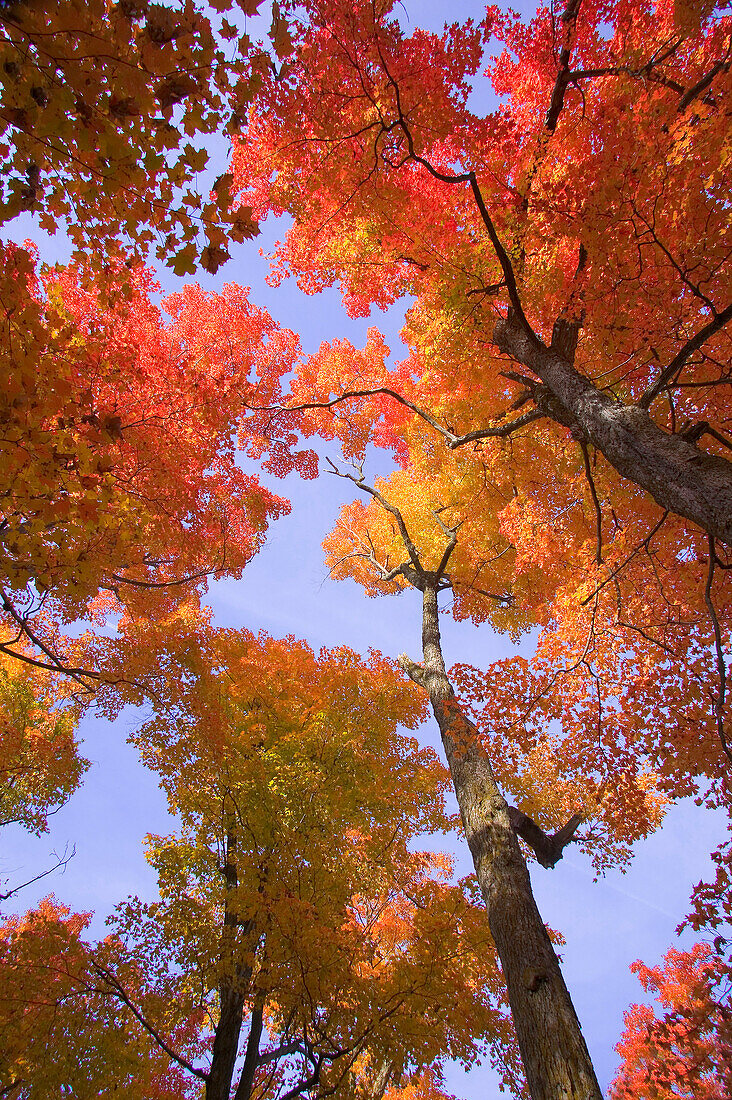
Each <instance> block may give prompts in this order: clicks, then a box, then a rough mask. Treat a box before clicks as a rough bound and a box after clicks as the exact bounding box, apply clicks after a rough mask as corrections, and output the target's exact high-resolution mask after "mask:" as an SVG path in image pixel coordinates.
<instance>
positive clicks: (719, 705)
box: [704, 535, 732, 760]
mask: <svg viewBox="0 0 732 1100" xmlns="http://www.w3.org/2000/svg"><path fill="white" fill-rule="evenodd" d="M716 560H717V552H716V550H715V546H714V539H713V538H712V536H711V535H710V536H709V571H708V572H707V583H706V586H705V588H704V602H705V604H706V605H707V610H708V612H709V618H710V619H711V620H712V628H713V630H714V648H715V651H716V656H717V675H718V677H719V694H718V695H717V698H716V699H715V700H714V715H715V718H716V720H717V735H718V737H719V740H720V742H721V745H722V748H723V749H724V752H725V756H726V757H727V759H728V760H732V752H731V751H730V748H729V745H728V744H727V738H726V736H725V732H724V722H723V709H724V700H725V696H726V694H727V669H726V666H725V663H724V652H723V650H722V631H721V630H720V627H719V619H718V618H717V611H716V608H715V607H714V604H713V602H712V583H713V581H714V565H715V562H716Z"/></svg>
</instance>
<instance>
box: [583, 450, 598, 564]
mask: <svg viewBox="0 0 732 1100" xmlns="http://www.w3.org/2000/svg"><path fill="white" fill-rule="evenodd" d="M580 448H581V449H582V458H583V460H584V464H585V477H586V478H587V483H588V485H589V486H590V495H591V496H592V503H593V504H594V506H595V515H596V517H597V551H596V555H595V558H596V561H597V564H598V565H602V508H601V507H600V500H599V498H598V496H597V489H596V488H595V479H594V478H593V476H592V470H591V468H590V456H589V454H588V453H587V444H586V443H585V442H584V440H583V441H582V442H581V443H580Z"/></svg>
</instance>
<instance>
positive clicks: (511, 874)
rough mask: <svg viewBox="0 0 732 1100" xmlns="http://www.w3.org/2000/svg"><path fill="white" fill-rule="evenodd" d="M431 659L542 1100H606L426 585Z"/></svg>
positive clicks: (472, 840)
mask: <svg viewBox="0 0 732 1100" xmlns="http://www.w3.org/2000/svg"><path fill="white" fill-rule="evenodd" d="M423 600H424V602H423V623H422V643H423V653H424V666H423V668H422V669H421V670H420V673H419V677H416V676H414V668H412V669H408V671H410V672H412V675H413V676H414V678H418V679H419V682H420V683H421V684H422V686H423V687H424V688H425V689H426V690H427V691H428V693H429V697H430V701H431V703H432V708H433V710H434V713H435V717H436V719H437V722H438V725H439V727H440V733H441V734H442V742H443V745H444V747H445V753H446V755H447V760H448V763H449V766H450V772H451V775H452V779H453V783H454V786H455V793H456V795H457V799H458V803H459V805H460V814H461V816H462V820H463V825H464V828H465V835H466V838H467V841H468V845H469V846H470V851H471V853H472V856H473V862H474V864H475V870H476V874H477V876H478V882H479V884H480V888H481V891H482V893H483V898H484V899H485V904H486V908H487V910H488V922H489V925H490V930H491V934H492V936H493V939H494V941H495V944H496V949H497V951H498V955H499V958H500V960H501V966H502V968H503V973H504V977H505V980H506V985H507V988H508V998H509V1002H510V1005H511V1013H512V1015H513V1021H514V1025H515V1028H516V1034H517V1037H518V1042H519V1047H520V1050H521V1057H522V1059H523V1064H524V1070H525V1072H526V1078H527V1081H528V1085H529V1090H530V1092H531V1096H532V1098H533V1100H602V1094H601V1092H600V1087H599V1085H598V1083H597V1079H596V1077H595V1072H594V1069H593V1067H592V1062H591V1060H590V1056H589V1053H588V1050H587V1046H586V1044H585V1041H584V1038H583V1036H582V1030H581V1028H580V1024H579V1020H578V1019H577V1014H576V1013H575V1010H574V1007H573V1005H572V1001H571V999H570V996H569V992H568V990H567V987H566V985H565V984H564V979H563V978H562V974H561V971H560V969H559V962H558V960H557V956H556V954H555V951H554V948H553V947H552V944H551V942H550V940H549V936H548V935H547V932H546V929H545V927H544V922H543V921H542V919H541V916H540V914H539V911H538V909H537V907H536V902H535V901H534V896H533V894H532V891H531V882H530V880H529V873H528V869H527V867H526V861H525V860H524V857H523V855H522V853H521V849H520V847H519V843H518V839H517V837H516V834H515V832H514V830H513V828H512V827H511V821H510V818H509V808H508V806H507V804H506V802H505V800H504V798H503V796H502V795H501V792H500V791H499V789H498V785H497V783H496V781H495V779H494V777H493V772H492V769H491V765H490V761H489V759H488V755H487V753H486V752H485V750H484V749H483V747H482V744H481V742H480V738H479V735H478V731H477V730H476V728H475V726H474V725H473V724H472V722H470V721H469V719H468V718H467V717H466V716H465V715H464V714H463V712H462V710H461V709H460V707H459V705H458V703H457V700H456V699H455V695H454V692H453V690H452V686H451V684H450V681H449V680H448V678H447V674H446V672H445V664H444V661H443V658H442V648H441V644H440V631H439V622H438V617H437V592H436V589H435V588H434V587H431V586H425V588H424V591H423Z"/></svg>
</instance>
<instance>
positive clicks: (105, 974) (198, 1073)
mask: <svg viewBox="0 0 732 1100" xmlns="http://www.w3.org/2000/svg"><path fill="white" fill-rule="evenodd" d="M92 966H93V968H94V969H95V970H96V972H97V973H98V974H99V976H100V977H102V978H104V980H105V981H106V982H108V983H109V985H110V986H111V987H112V989H113V990H114V991H115V994H116V996H117V997H119V999H120V1000H121V1001H123V1003H124V1004H126V1005H127V1007H128V1008H129V1010H130V1012H131V1013H132V1015H133V1016H134V1017H135V1019H136V1020H137V1021H138V1023H140V1024H141V1025H142V1027H144V1029H145V1031H146V1032H147V1033H148V1035H149V1036H150V1037H151V1038H152V1039H154V1040H155V1042H156V1043H157V1044H158V1046H159V1047H160V1048H161V1050H164V1051H165V1053H166V1054H167V1055H168V1057H169V1058H172V1060H173V1061H174V1062H177V1064H178V1065H179V1066H181V1067H182V1068H183V1069H187V1070H188V1072H189V1073H192V1074H193V1076H194V1077H197V1078H198V1079H199V1081H207V1080H208V1074H207V1073H206V1072H205V1071H204V1070H202V1069H198V1068H197V1067H196V1066H194V1065H191V1063H190V1062H189V1061H188V1060H187V1059H186V1058H183V1057H182V1056H181V1055H180V1054H176V1052H175V1051H174V1050H173V1048H172V1047H171V1046H169V1044H168V1043H166V1041H165V1039H163V1037H162V1036H161V1035H160V1033H159V1032H158V1031H157V1030H156V1029H155V1028H154V1027H153V1026H152V1024H150V1023H148V1021H147V1020H146V1019H145V1017H144V1016H143V1015H142V1013H141V1012H140V1010H139V1009H138V1008H137V1007H136V1006H135V1005H134V1003H133V1002H132V1001H131V1000H130V998H129V996H128V995H127V992H126V991H125V989H124V987H123V986H122V985H121V984H120V982H119V981H118V980H117V978H116V977H115V975H114V974H113V973H112V971H111V970H108V969H107V967H106V966H102V964H101V963H99V962H97V961H96V959H94V960H92Z"/></svg>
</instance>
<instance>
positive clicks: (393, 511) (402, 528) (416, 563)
mask: <svg viewBox="0 0 732 1100" xmlns="http://www.w3.org/2000/svg"><path fill="white" fill-rule="evenodd" d="M327 462H328V465H329V466H330V469H331V473H333V474H335V475H336V477H344V478H346V479H347V480H348V481H352V482H353V484H354V485H355V486H356V488H357V489H360V490H361V492H362V493H367V494H368V495H369V496H372V497H373V498H374V499H375V500H377V501H378V502H379V504H380V505H381V507H382V508H383V509H384V511H385V512H388V513H389V514H390V515H392V516H393V517H394V519H395V520H396V525H397V527H398V529H399V534H400V535H401V539H402V542H403V543H404V546H405V548H406V551H407V553H408V554H409V560H410V561H411V563H412V565H413V567H414V571H415V573H416V574H417V576H418V577H420V578H421V577H423V576H424V569H423V568H422V563H421V561H420V560H419V554H418V553H417V548H416V547H415V545H414V543H413V542H412V539H411V537H410V535H409V531H408V530H407V525H406V523H405V522H404V518H403V516H402V513H401V512H400V511H399V509H398V508H396V507H395V506H394V505H393V504H390V503H389V501H388V500H387V499H386V497H385V496H383V495H382V494H381V493H380V492H379V491H378V489H375V488H374V487H373V485H369V484H368V483H367V481H366V479H365V478H364V476H363V473H361V472H360V471H359V474H360V476H359V477H354V475H353V474H347V473H344V472H343V471H342V470H339V469H338V467H337V466H336V465H335V463H334V462H331V460H330V459H327ZM399 569H402V567H401V566H400V567H399ZM397 572H399V570H397Z"/></svg>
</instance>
